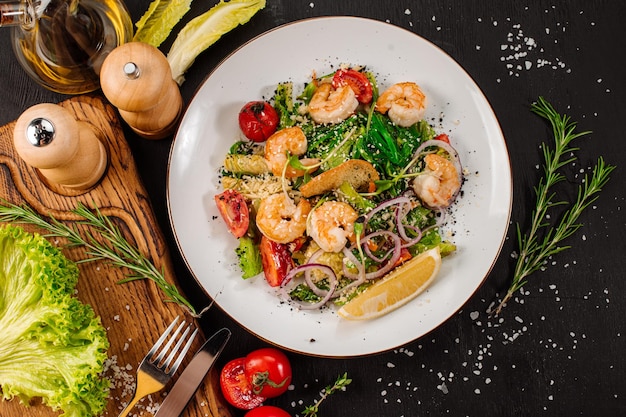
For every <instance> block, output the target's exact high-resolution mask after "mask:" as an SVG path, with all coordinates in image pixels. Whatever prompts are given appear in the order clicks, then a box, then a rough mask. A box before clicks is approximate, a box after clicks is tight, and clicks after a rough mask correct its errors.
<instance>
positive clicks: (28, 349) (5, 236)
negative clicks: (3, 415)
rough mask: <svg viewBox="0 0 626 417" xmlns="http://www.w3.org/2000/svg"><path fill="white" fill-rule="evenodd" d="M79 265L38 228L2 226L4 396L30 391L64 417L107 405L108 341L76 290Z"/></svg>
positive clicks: (25, 395)
mask: <svg viewBox="0 0 626 417" xmlns="http://www.w3.org/2000/svg"><path fill="white" fill-rule="evenodd" d="M78 274H79V271H78V268H77V266H76V264H75V263H74V262H72V261H70V260H68V259H67V258H66V257H65V256H63V254H62V253H61V251H60V250H59V249H58V248H56V247H55V246H53V245H52V244H50V242H48V241H47V240H46V239H44V238H43V237H42V236H40V235H38V234H32V233H28V232H25V231H24V230H22V229H21V228H20V227H15V226H11V225H7V226H4V227H0V288H1V289H2V290H0V329H2V337H0V397H4V399H6V400H9V399H11V398H13V397H18V398H20V400H21V401H22V402H23V403H24V404H28V403H29V401H30V400H31V399H33V398H36V397H37V398H41V399H42V402H43V403H44V404H46V405H48V406H49V407H51V408H52V409H53V410H59V409H60V410H62V411H63V414H62V415H64V416H67V417H89V416H99V415H101V414H102V413H103V412H104V409H105V407H106V399H107V397H108V393H109V387H110V382H109V381H108V380H107V379H105V378H103V377H102V372H103V371H104V362H105V360H106V358H107V349H108V348H109V342H108V340H107V335H106V330H105V329H104V327H103V326H102V323H101V321H100V318H99V317H97V316H96V315H95V313H94V311H93V309H92V308H91V306H89V305H87V304H83V303H82V302H81V301H80V300H78V299H77V298H76V297H75V296H74V291H75V287H76V283H77V282H78Z"/></svg>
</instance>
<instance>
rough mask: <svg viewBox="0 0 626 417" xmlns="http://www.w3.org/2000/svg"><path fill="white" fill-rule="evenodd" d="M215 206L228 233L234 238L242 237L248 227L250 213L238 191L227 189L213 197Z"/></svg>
mask: <svg viewBox="0 0 626 417" xmlns="http://www.w3.org/2000/svg"><path fill="white" fill-rule="evenodd" d="M215 204H217V209H218V210H219V212H220V214H221V215H222V218H223V219H224V222H225V223H226V226H227V227H228V231H229V232H230V233H232V234H233V235H234V236H235V237H238V238H239V237H242V236H243V235H245V234H246V232H247V231H248V226H249V225H250V211H249V210H248V204H246V199H245V198H244V196H243V195H241V194H240V193H239V192H238V191H236V190H233V189H228V190H226V191H224V192H223V193H221V194H217V195H216V196H215Z"/></svg>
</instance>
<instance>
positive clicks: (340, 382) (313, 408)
mask: <svg viewBox="0 0 626 417" xmlns="http://www.w3.org/2000/svg"><path fill="white" fill-rule="evenodd" d="M351 382H352V379H350V378H348V374H347V373H344V374H343V375H339V376H338V377H337V380H336V381H335V383H334V384H333V385H328V386H327V387H326V388H324V391H322V397H321V398H320V399H319V400H317V401H316V402H315V404H313V405H310V406H308V407H306V408H305V409H304V410H303V411H302V415H303V416H307V417H317V413H318V412H319V407H320V405H321V404H322V402H323V401H324V400H325V399H326V398H328V397H329V396H330V395H332V394H334V393H335V392H336V391H338V390H345V388H346V387H347V386H348V385H350V383H351Z"/></svg>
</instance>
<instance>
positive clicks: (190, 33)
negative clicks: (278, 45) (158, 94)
mask: <svg viewBox="0 0 626 417" xmlns="http://www.w3.org/2000/svg"><path fill="white" fill-rule="evenodd" d="M264 7H265V0H230V1H225V0H220V2H219V3H218V4H216V5H215V6H213V7H212V8H211V9H210V10H209V11H207V12H205V13H203V14H201V15H200V16H198V17H196V18H194V19H193V20H191V21H190V22H189V23H187V24H186V25H185V27H184V28H183V29H182V30H181V31H180V32H179V33H178V36H177V37H176V39H175V40H174V43H173V44H172V47H171V48H170V50H169V52H168V53H167V60H168V61H169V63H170V67H171V68H172V77H173V78H174V80H176V82H177V83H178V84H179V85H180V84H182V83H183V82H184V80H185V77H184V74H185V72H186V71H187V69H188V68H189V67H190V66H191V65H192V64H193V63H194V61H195V60H196V57H197V56H198V55H200V53H202V52H203V51H204V50H206V49H207V48H208V47H209V46H211V45H213V44H214V43H215V42H217V41H218V40H219V39H220V38H221V37H222V35H224V34H226V33H228V32H230V31H231V30H233V29H234V28H236V27H237V26H239V25H243V24H244V23H247V22H248V21H249V20H250V19H251V18H252V16H254V15H255V14H256V12H258V11H259V10H261V9H263V8H264Z"/></svg>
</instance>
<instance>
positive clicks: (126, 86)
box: [100, 42, 183, 139]
mask: <svg viewBox="0 0 626 417" xmlns="http://www.w3.org/2000/svg"><path fill="white" fill-rule="evenodd" d="M100 85H101V87H102V92H103V93H104V95H105V96H106V97H107V99H108V100H109V101H110V102H111V104H113V105H114V106H115V107H117V108H118V110H119V111H120V115H121V116H122V118H123V119H124V121H125V122H126V123H127V124H128V125H129V126H130V127H131V128H132V129H133V130H134V131H135V132H136V133H137V134H139V135H141V136H143V137H146V138H150V139H157V138H158V139H160V138H163V137H165V136H167V135H169V134H170V133H172V132H173V131H174V129H175V128H176V123H177V121H178V119H179V118H180V115H181V113H182V107H183V101H182V97H181V95H180V89H179V88H178V84H176V82H175V81H174V79H173V78H172V70H171V68H170V65H169V62H168V61H167V58H166V57H165V55H163V53H162V52H161V51H159V50H158V49H157V48H156V47H154V46H152V45H149V44H147V43H143V42H129V43H126V44H123V45H121V46H118V47H117V48H115V49H114V50H113V51H112V52H111V53H110V54H109V55H108V56H107V58H106V59H105V60H104V63H103V64H102V68H101V70H100Z"/></svg>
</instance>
